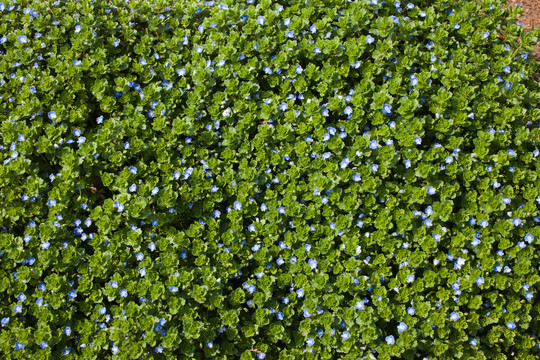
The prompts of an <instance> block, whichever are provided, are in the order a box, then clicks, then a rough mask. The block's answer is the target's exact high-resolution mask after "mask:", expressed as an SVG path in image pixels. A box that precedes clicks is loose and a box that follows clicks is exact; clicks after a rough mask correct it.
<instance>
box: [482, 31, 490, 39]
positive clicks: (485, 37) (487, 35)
mask: <svg viewBox="0 0 540 360" xmlns="http://www.w3.org/2000/svg"><path fill="white" fill-rule="evenodd" d="M482 36H483V37H484V39H487V38H488V37H489V31H485V32H483V33H482Z"/></svg>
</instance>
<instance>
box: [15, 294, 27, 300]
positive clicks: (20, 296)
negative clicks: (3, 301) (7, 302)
mask: <svg viewBox="0 0 540 360" xmlns="http://www.w3.org/2000/svg"><path fill="white" fill-rule="evenodd" d="M17 300H18V301H20V302H24V300H26V295H25V294H24V293H20V294H19V295H18V296H17Z"/></svg>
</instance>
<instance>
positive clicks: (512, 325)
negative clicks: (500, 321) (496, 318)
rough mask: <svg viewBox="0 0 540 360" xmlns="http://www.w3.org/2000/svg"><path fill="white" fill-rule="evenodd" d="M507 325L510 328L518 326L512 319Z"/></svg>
mask: <svg viewBox="0 0 540 360" xmlns="http://www.w3.org/2000/svg"><path fill="white" fill-rule="evenodd" d="M506 326H507V327H508V328H509V329H515V328H516V324H514V323H513V322H512V321H509V322H508V324H506Z"/></svg>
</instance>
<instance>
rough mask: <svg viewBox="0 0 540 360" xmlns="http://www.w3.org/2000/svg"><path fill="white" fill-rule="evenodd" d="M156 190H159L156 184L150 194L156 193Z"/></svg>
mask: <svg viewBox="0 0 540 360" xmlns="http://www.w3.org/2000/svg"><path fill="white" fill-rule="evenodd" d="M158 192H159V188H158V187H157V186H156V187H155V188H154V189H153V190H152V195H156V194H157V193H158Z"/></svg>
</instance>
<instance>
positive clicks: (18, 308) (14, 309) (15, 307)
mask: <svg viewBox="0 0 540 360" xmlns="http://www.w3.org/2000/svg"><path fill="white" fill-rule="evenodd" d="M13 311H14V312H15V314H17V313H21V312H22V305H15V306H14V307H13Z"/></svg>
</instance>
